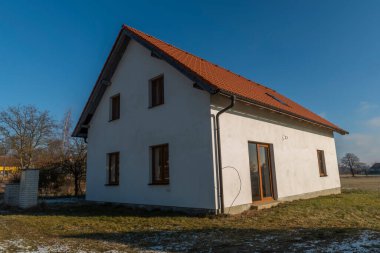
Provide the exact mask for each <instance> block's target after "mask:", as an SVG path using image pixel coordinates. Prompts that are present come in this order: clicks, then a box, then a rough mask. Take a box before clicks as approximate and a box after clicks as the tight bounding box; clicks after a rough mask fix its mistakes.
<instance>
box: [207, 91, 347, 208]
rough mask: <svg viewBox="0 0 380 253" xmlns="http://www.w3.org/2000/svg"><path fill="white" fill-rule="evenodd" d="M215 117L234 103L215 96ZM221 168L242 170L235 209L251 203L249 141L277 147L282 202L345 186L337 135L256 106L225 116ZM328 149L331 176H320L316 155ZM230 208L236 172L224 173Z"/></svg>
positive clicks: (277, 184)
mask: <svg viewBox="0 0 380 253" xmlns="http://www.w3.org/2000/svg"><path fill="white" fill-rule="evenodd" d="M211 102H212V105H213V106H212V107H213V108H212V109H211V112H212V114H214V115H216V113H217V111H219V110H220V108H221V106H222V107H226V106H227V105H228V104H229V100H228V98H225V97H221V96H212V97H211ZM220 122H221V123H220V124H221V140H222V142H221V145H222V165H223V167H226V166H233V167H234V168H236V170H238V172H239V174H240V178H241V180H242V183H241V192H240V194H239V195H238V197H237V199H236V201H235V202H234V204H233V206H235V205H241V204H248V203H251V202H252V197H251V182H250V171H249V155H248V141H254V142H262V143H268V144H273V149H274V163H275V179H274V180H275V182H274V186H275V188H277V193H278V195H277V197H278V198H280V199H281V198H284V197H289V196H294V195H298V194H305V193H311V192H316V191H320V190H326V189H333V188H338V187H340V179H339V173H338V164H337V156H336V150H335V141H334V136H333V133H332V131H329V130H326V129H324V128H320V127H316V126H313V125H310V124H307V123H302V122H301V121H298V120H294V119H290V118H289V117H286V116H282V115H280V114H276V113H271V112H269V111H268V110H262V109H259V108H258V107H254V106H252V105H247V104H243V103H242V102H237V104H236V105H235V107H234V108H233V110H232V111H228V112H226V113H224V114H222V115H221V116H220ZM318 149H321V150H324V153H325V159H326V170H327V174H328V176H327V177H320V175H319V169H318V160H317V150H318ZM223 178H224V180H223V183H224V199H225V206H226V207H229V206H231V204H232V202H233V199H234V198H235V197H236V196H237V194H238V191H239V187H240V183H239V178H238V175H237V173H236V171H234V170H233V169H230V168H226V169H223Z"/></svg>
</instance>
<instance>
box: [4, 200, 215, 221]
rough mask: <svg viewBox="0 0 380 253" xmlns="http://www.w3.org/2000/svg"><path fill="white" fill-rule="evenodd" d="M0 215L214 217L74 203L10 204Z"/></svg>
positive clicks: (112, 205)
mask: <svg viewBox="0 0 380 253" xmlns="http://www.w3.org/2000/svg"><path fill="white" fill-rule="evenodd" d="M0 213H1V215H28V216H56V215H60V216H72V217H94V216H106V217H107V216H108V217H147V218H148V217H206V216H208V217H216V216H215V215H211V214H207V213H185V212H181V211H173V210H161V209H159V208H151V209H144V208H138V207H129V206H126V205H123V204H112V203H105V204H98V203H87V202H83V203H76V204H72V203H69V204H59V205H45V204H40V205H38V206H36V207H33V208H29V209H20V208H17V207H11V206H5V205H2V206H0Z"/></svg>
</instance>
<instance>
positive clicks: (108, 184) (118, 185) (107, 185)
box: [104, 183, 119, 186]
mask: <svg viewBox="0 0 380 253" xmlns="http://www.w3.org/2000/svg"><path fill="white" fill-rule="evenodd" d="M104 186H119V184H116V183H115V184H105V185H104Z"/></svg>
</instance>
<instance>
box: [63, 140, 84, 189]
mask: <svg viewBox="0 0 380 253" xmlns="http://www.w3.org/2000/svg"><path fill="white" fill-rule="evenodd" d="M86 159H87V145H86V143H85V142H84V140H83V139H82V138H72V137H70V138H69V139H68V140H67V143H66V149H65V150H64V153H63V157H62V168H63V170H64V171H66V172H67V173H68V174H70V175H71V176H72V177H73V178H74V192H75V196H78V195H79V192H81V191H82V189H81V183H82V180H83V179H84V178H85V176H86Z"/></svg>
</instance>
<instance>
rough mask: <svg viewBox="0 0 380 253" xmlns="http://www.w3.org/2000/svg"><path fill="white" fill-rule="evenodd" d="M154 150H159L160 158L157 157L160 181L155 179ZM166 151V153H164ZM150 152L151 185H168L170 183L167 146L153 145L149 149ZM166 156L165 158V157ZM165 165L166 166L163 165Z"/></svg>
mask: <svg viewBox="0 0 380 253" xmlns="http://www.w3.org/2000/svg"><path fill="white" fill-rule="evenodd" d="M156 149H161V150H160V154H161V157H159V158H158V159H159V164H161V166H160V167H161V168H160V175H161V177H160V179H156V168H155V161H156V159H157V158H156V152H155V151H156ZM165 149H166V152H165ZM150 151H151V172H152V173H151V176H152V177H151V183H150V184H151V185H168V184H169V181H170V167H169V144H168V143H166V144H160V145H154V146H151V147H150ZM165 154H166V157H165ZM165 160H166V162H165ZM165 163H166V164H165Z"/></svg>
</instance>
